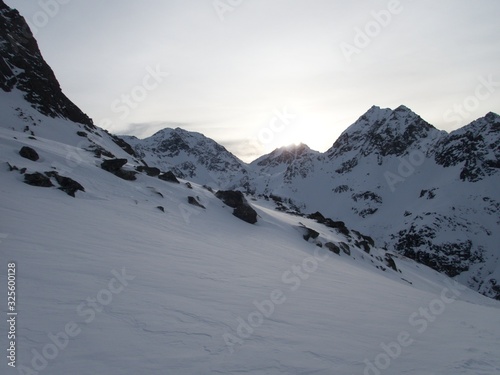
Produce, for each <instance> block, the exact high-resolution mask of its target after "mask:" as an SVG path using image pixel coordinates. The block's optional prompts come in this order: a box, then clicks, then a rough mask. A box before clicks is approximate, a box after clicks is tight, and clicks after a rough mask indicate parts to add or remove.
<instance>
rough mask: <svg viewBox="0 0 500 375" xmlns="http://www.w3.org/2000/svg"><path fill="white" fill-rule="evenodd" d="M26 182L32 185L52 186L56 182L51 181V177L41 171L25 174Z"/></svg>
mask: <svg viewBox="0 0 500 375" xmlns="http://www.w3.org/2000/svg"><path fill="white" fill-rule="evenodd" d="M24 182H25V183H27V184H28V185H31V186H38V187H52V186H54V184H53V183H52V182H51V181H50V178H48V177H47V176H45V175H44V174H42V173H40V172H35V173H26V174H25V175H24Z"/></svg>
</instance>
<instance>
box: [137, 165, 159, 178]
mask: <svg viewBox="0 0 500 375" xmlns="http://www.w3.org/2000/svg"><path fill="white" fill-rule="evenodd" d="M136 169H137V170H138V171H139V172H145V173H146V174H147V175H148V176H151V177H156V176H159V175H160V173H161V171H160V169H159V168H155V167H145V166H142V165H140V166H138V167H137V168H136Z"/></svg>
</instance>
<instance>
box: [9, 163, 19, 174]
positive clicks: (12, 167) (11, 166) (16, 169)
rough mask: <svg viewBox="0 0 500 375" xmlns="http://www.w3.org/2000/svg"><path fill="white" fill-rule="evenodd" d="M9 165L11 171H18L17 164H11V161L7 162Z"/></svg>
mask: <svg viewBox="0 0 500 375" xmlns="http://www.w3.org/2000/svg"><path fill="white" fill-rule="evenodd" d="M7 167H9V172H13V171H18V170H19V168H17V167H16V166H15V165H11V164H10V163H9V162H7Z"/></svg>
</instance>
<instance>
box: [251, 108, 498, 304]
mask: <svg viewBox="0 0 500 375" xmlns="http://www.w3.org/2000/svg"><path fill="white" fill-rule="evenodd" d="M499 124H500V117H499V116H498V115H496V114H493V113H489V114H488V115H487V116H486V117H484V118H482V119H478V120H477V121H475V122H473V123H472V124H470V125H468V126H466V127H464V128H462V129H460V130H457V131H455V132H452V133H450V134H447V133H446V132H443V131H439V130H437V129H436V128H434V127H433V126H432V125H430V124H428V123H427V122H425V121H424V120H422V119H421V118H420V117H419V116H418V115H416V114H415V113H413V112H412V111H410V110H409V109H408V108H406V107H404V106H401V107H398V108H397V109H395V110H390V109H380V108H378V107H372V108H371V109H370V110H369V111H368V112H367V113H366V114H365V115H363V116H361V117H360V119H359V120H358V121H356V122H355V123H354V124H353V125H352V126H350V127H349V128H348V129H347V130H346V131H345V132H344V133H343V134H342V135H341V136H340V137H339V139H338V140H337V141H336V142H335V143H334V145H333V146H332V147H331V148H330V149H329V150H328V151H326V152H325V153H324V154H318V153H311V152H309V153H307V156H301V157H298V158H295V159H290V158H289V159H283V160H279V159H276V158H275V157H274V155H275V154H276V152H278V151H275V152H274V153H271V154H269V155H265V156H263V157H261V158H259V159H258V160H257V161H256V162H254V163H252V164H251V166H252V168H253V170H254V171H256V173H255V174H254V177H253V178H254V179H253V181H252V182H251V184H250V185H251V186H252V188H253V190H254V191H255V192H256V193H260V194H267V195H270V194H271V195H278V196H280V197H282V198H286V199H288V200H291V201H292V202H293V205H294V206H295V207H299V208H301V210H302V211H303V212H314V211H318V210H319V211H321V212H322V213H323V214H325V215H327V216H330V217H332V218H334V219H336V220H343V221H345V222H346V223H347V224H348V226H350V227H352V228H357V229H359V230H361V231H362V232H364V233H367V234H369V235H370V236H372V237H373V238H374V239H375V240H376V243H377V244H378V245H379V246H384V247H386V248H388V249H394V250H396V251H398V252H399V253H401V254H404V255H406V256H410V257H412V258H413V259H416V260H418V261H419V262H422V263H424V264H426V265H428V266H431V267H433V268H434V269H436V270H439V271H441V272H444V273H446V274H448V275H449V276H452V277H457V279H458V280H461V281H462V282H464V283H466V284H468V285H469V286H471V287H473V288H475V289H477V290H479V291H481V292H482V293H484V294H485V295H488V296H490V297H493V298H500V289H499V287H498V286H497V285H498V284H499V283H500V263H499V258H500V253H499V251H498V246H497V245H496V244H497V243H498V241H499V240H500V237H499V234H498V233H500V231H499V220H498V207H499V206H498V205H499V203H498V202H499V201H500V197H499V196H498V191H497V188H496V186H499V183H500V181H499V178H500V177H499V174H498V165H499V164H498V163H499V155H500V146H499V144H500V137H499V134H498V129H499V128H500V125H499ZM301 160H307V162H304V161H301ZM290 170H293V171H294V173H293V174H291V173H289V171H290ZM270 171H271V172H270Z"/></svg>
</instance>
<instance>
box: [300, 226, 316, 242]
mask: <svg viewBox="0 0 500 375" xmlns="http://www.w3.org/2000/svg"><path fill="white" fill-rule="evenodd" d="M304 229H305V230H306V234H304V235H303V237H304V240H306V241H309V239H310V238H313V239H314V238H318V236H319V232H317V231H315V230H314V229H311V228H308V227H304Z"/></svg>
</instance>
